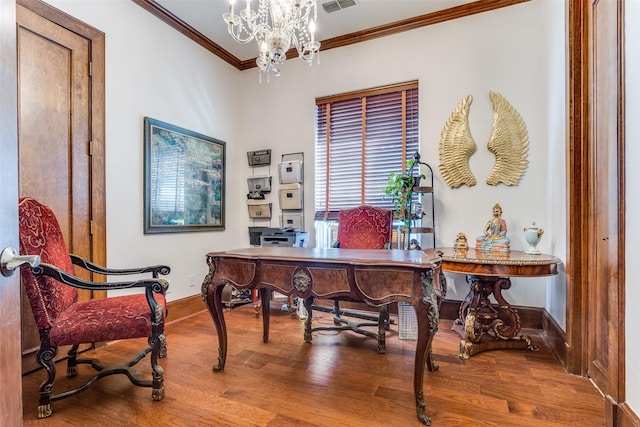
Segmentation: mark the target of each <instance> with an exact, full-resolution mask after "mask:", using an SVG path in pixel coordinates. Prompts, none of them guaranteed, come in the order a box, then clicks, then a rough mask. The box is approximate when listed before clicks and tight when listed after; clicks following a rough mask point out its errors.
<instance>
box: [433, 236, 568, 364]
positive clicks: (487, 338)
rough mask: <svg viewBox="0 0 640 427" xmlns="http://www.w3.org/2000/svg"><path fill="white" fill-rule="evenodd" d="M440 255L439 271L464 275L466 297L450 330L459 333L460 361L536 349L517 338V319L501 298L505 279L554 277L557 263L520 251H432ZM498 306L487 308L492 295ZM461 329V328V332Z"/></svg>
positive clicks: (526, 338)
mask: <svg viewBox="0 0 640 427" xmlns="http://www.w3.org/2000/svg"><path fill="white" fill-rule="evenodd" d="M436 250H437V251H440V252H441V254H442V270H443V271H448V272H452V273H465V274H466V275H467V283H469V285H470V290H469V294H468V295H467V296H466V298H465V300H464V301H463V302H462V304H461V305H460V310H459V312H458V319H457V320H456V321H455V323H454V329H456V330H457V331H458V332H460V333H461V335H462V337H463V339H462V341H461V342H460V354H459V356H460V358H461V359H468V358H469V357H470V356H472V355H474V354H477V353H480V352H481V351H486V350H497V349H507V348H515V349H528V350H531V351H536V350H537V347H536V346H534V345H533V343H532V342H531V338H530V337H529V336H528V335H521V334H520V316H519V315H518V311H517V310H515V309H514V308H512V307H511V306H510V305H509V303H508V302H507V301H506V300H505V299H504V297H503V296H502V290H503V289H509V288H510V287H511V280H510V279H509V277H540V276H551V275H554V274H557V273H558V263H560V260H559V259H558V258H556V257H554V256H551V255H544V254H539V255H529V254H526V253H524V252H523V251H516V250H512V251H511V252H486V251H476V250H474V249H468V250H462V251H461V250H454V249H453V248H440V249H436ZM492 294H493V296H494V298H495V299H496V301H497V302H498V305H497V306H495V305H491V302H490V301H489V296H490V295H492ZM461 328H463V329H462V330H461Z"/></svg>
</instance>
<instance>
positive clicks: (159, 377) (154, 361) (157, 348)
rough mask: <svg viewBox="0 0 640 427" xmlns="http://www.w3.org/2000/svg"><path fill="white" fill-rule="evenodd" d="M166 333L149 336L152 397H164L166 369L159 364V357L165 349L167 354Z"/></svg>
mask: <svg viewBox="0 0 640 427" xmlns="http://www.w3.org/2000/svg"><path fill="white" fill-rule="evenodd" d="M166 341H167V338H166V335H165V334H164V332H163V333H161V334H160V335H159V336H157V337H149V341H148V342H149V346H150V347H151V376H152V378H153V379H152V381H151V399H152V400H156V401H159V400H162V399H164V371H163V370H162V367H161V366H160V365H158V358H159V357H161V353H162V351H163V350H164V351H165V355H166V349H167V346H166V344H167V343H166Z"/></svg>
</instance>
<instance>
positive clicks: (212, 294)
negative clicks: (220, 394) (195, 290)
mask: <svg viewBox="0 0 640 427" xmlns="http://www.w3.org/2000/svg"><path fill="white" fill-rule="evenodd" d="M212 279H213V274H211V273H210V274H208V275H207V277H205V279H204V282H203V283H202V298H203V299H204V301H205V304H206V305H207V309H208V310H209V314H210V315H211V318H212V319H213V324H214V325H215V326H216V332H217V333H218V364H217V365H215V366H214V367H213V370H214V371H215V372H219V371H222V370H223V369H224V364H225V362H226V360H227V325H226V323H225V321H224V315H223V305H222V290H223V289H224V285H225V284H224V283H217V284H216V283H211V281H212Z"/></svg>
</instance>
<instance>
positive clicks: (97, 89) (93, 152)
mask: <svg viewBox="0 0 640 427" xmlns="http://www.w3.org/2000/svg"><path fill="white" fill-rule="evenodd" d="M16 3H17V4H18V5H20V6H23V7H25V8H27V9H29V10H30V11H32V12H33V13H36V14H38V15H39V16H41V17H43V18H45V19H47V20H49V21H51V22H53V23H54V24H57V25H59V26H61V27H63V28H66V29H67V30H69V31H72V32H74V33H76V34H78V35H79V36H81V37H84V38H85V39H87V40H88V41H89V43H90V54H91V73H90V83H89V84H90V91H91V95H90V96H91V101H90V106H89V109H90V112H89V114H90V117H91V118H90V121H91V130H90V132H91V141H89V144H88V146H89V155H90V163H91V164H90V168H91V183H90V186H91V187H90V197H91V201H90V203H91V207H90V210H91V261H92V262H94V263H96V264H99V265H107V250H106V248H107V245H106V241H107V239H106V236H107V227H106V222H107V221H106V211H107V210H106V194H105V182H106V181H105V34H104V33H103V32H102V31H100V30H98V29H96V28H93V27H91V26H89V25H87V24H85V23H84V22H82V21H79V20H77V19H75V18H74V17H72V16H70V15H68V14H66V13H64V12H62V11H60V10H58V9H56V8H54V7H53V6H50V5H48V4H46V3H44V2H42V1H40V0H16ZM93 280H99V279H98V278H95V277H94V278H93ZM105 296H106V291H95V292H94V295H93V298H104V297H105Z"/></svg>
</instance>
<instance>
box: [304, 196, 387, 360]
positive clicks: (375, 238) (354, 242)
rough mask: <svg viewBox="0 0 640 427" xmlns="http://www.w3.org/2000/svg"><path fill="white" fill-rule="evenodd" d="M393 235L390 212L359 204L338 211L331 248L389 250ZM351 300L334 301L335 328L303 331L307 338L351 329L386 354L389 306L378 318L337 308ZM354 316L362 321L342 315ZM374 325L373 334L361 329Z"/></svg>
mask: <svg viewBox="0 0 640 427" xmlns="http://www.w3.org/2000/svg"><path fill="white" fill-rule="evenodd" d="M392 235H393V211H392V210H390V209H380V208H375V207H373V206H367V205H362V206H358V207H357V208H353V209H345V210H342V211H340V217H339V223H338V240H337V242H336V243H335V244H334V247H339V248H344V249H390V248H391V239H392ZM341 300H342V301H354V300H351V299H349V298H339V299H333V309H330V311H331V312H332V314H333V323H334V326H317V327H314V328H311V330H310V331H306V334H307V336H311V332H313V331H320V330H338V331H342V330H350V331H353V332H356V333H359V334H362V335H366V336H369V337H372V338H376V339H377V340H378V353H386V351H387V348H386V344H385V333H386V331H388V330H389V305H388V304H385V305H383V306H381V307H379V309H378V316H377V317H376V316H375V315H367V314H364V313H359V312H355V311H347V310H343V309H341V308H340V301H341ZM313 309H316V310H325V311H326V309H325V308H324V307H319V306H313ZM343 315H347V316H349V317H357V318H361V319H364V320H368V321H365V322H353V321H351V320H348V319H345V318H343V317H342V316H343ZM370 326H374V327H375V326H377V327H378V331H377V332H373V331H370V330H367V329H363V327H370Z"/></svg>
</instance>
